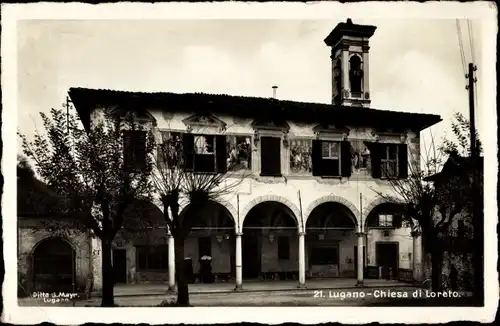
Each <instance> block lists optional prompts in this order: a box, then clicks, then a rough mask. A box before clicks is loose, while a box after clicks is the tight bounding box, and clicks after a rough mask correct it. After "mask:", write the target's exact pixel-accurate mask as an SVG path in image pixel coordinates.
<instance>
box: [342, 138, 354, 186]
mask: <svg viewBox="0 0 500 326" xmlns="http://www.w3.org/2000/svg"><path fill="white" fill-rule="evenodd" d="M340 146H341V149H340V150H341V154H340V155H341V157H340V158H341V159H342V162H341V171H340V172H341V175H342V176H343V177H347V178H348V177H350V176H351V167H352V159H351V143H350V142H348V141H343V142H341V143H340Z"/></svg>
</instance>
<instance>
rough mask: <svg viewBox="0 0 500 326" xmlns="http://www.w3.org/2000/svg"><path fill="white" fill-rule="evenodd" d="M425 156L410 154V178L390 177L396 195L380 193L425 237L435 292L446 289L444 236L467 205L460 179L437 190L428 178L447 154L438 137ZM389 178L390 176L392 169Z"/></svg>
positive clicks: (452, 180) (426, 147) (429, 145)
mask: <svg viewBox="0 0 500 326" xmlns="http://www.w3.org/2000/svg"><path fill="white" fill-rule="evenodd" d="M424 148H425V149H426V150H425V151H424V152H423V153H413V152H411V151H410V154H409V158H408V177H407V178H388V179H387V181H388V183H389V184H390V188H391V190H392V194H387V193H384V192H381V191H378V190H377V191H376V192H377V194H378V195H379V196H380V197H382V198H384V199H385V200H386V201H388V202H391V203H395V204H398V205H400V206H401V207H402V208H403V211H404V214H403V215H402V219H403V222H407V223H409V224H410V225H412V228H413V232H418V233H421V234H422V239H423V246H424V252H427V253H430V254H431V264H432V290H433V291H439V290H440V289H441V287H442V282H441V270H442V261H443V255H444V243H443V237H444V236H445V235H446V234H447V232H448V228H449V227H450V225H451V223H452V221H453V219H454V218H455V217H456V216H457V215H458V214H459V213H460V212H461V211H462V209H463V207H464V202H463V201H461V200H459V199H460V197H459V196H460V195H461V194H460V193H459V192H456V191H447V189H448V190H449V189H455V188H456V187H457V184H458V183H459V180H456V179H449V180H446V182H447V185H448V187H442V188H441V187H440V188H439V189H437V188H436V187H435V186H434V184H433V183H432V182H429V181H427V178H428V177H430V176H432V175H435V174H437V173H438V172H439V171H440V170H441V168H442V166H443V155H442V154H443V153H442V152H441V151H440V150H439V149H438V148H437V146H436V144H435V142H434V137H432V135H431V143H430V144H428V145H427V144H424ZM387 168H388V170H387V171H385V172H386V173H385V175H390V171H389V167H387ZM444 198H446V200H443V199H444Z"/></svg>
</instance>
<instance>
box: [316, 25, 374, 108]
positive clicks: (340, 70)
mask: <svg viewBox="0 0 500 326" xmlns="http://www.w3.org/2000/svg"><path fill="white" fill-rule="evenodd" d="M376 29H377V27H375V26H370V25H357V24H354V23H353V22H352V20H351V19H347V22H346V23H339V24H338V25H337V26H336V27H335V28H334V29H333V31H332V32H331V33H330V35H328V37H327V38H326V39H325V43H326V45H328V46H330V47H331V48H332V54H331V56H330V57H331V59H332V103H333V104H335V105H342V106H363V107H369V106H370V88H369V78H368V76H369V74H368V51H369V49H370V46H369V39H370V37H371V36H372V35H373V34H374V33H375V30H376Z"/></svg>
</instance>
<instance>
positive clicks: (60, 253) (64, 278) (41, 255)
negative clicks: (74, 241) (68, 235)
mask: <svg viewBox="0 0 500 326" xmlns="http://www.w3.org/2000/svg"><path fill="white" fill-rule="evenodd" d="M75 262H76V260H75V250H74V249H73V248H72V247H71V245H70V244H69V243H68V242H66V241H64V240H63V239H62V238H49V239H46V240H43V241H42V242H41V243H40V244H39V245H38V246H37V247H36V248H35V251H34V253H33V284H34V291H40V292H68V293H70V292H74V289H73V288H74V286H75Z"/></svg>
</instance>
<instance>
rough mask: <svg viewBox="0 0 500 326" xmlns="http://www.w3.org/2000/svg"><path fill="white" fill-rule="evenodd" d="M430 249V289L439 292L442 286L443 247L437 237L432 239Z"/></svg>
mask: <svg viewBox="0 0 500 326" xmlns="http://www.w3.org/2000/svg"><path fill="white" fill-rule="evenodd" d="M430 250H431V264H432V276H431V279H432V291H433V292H440V291H441V289H442V287H443V284H442V283H443V282H442V275H441V273H442V266H443V248H442V247H441V242H440V240H439V239H433V245H432V246H431V248H430Z"/></svg>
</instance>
